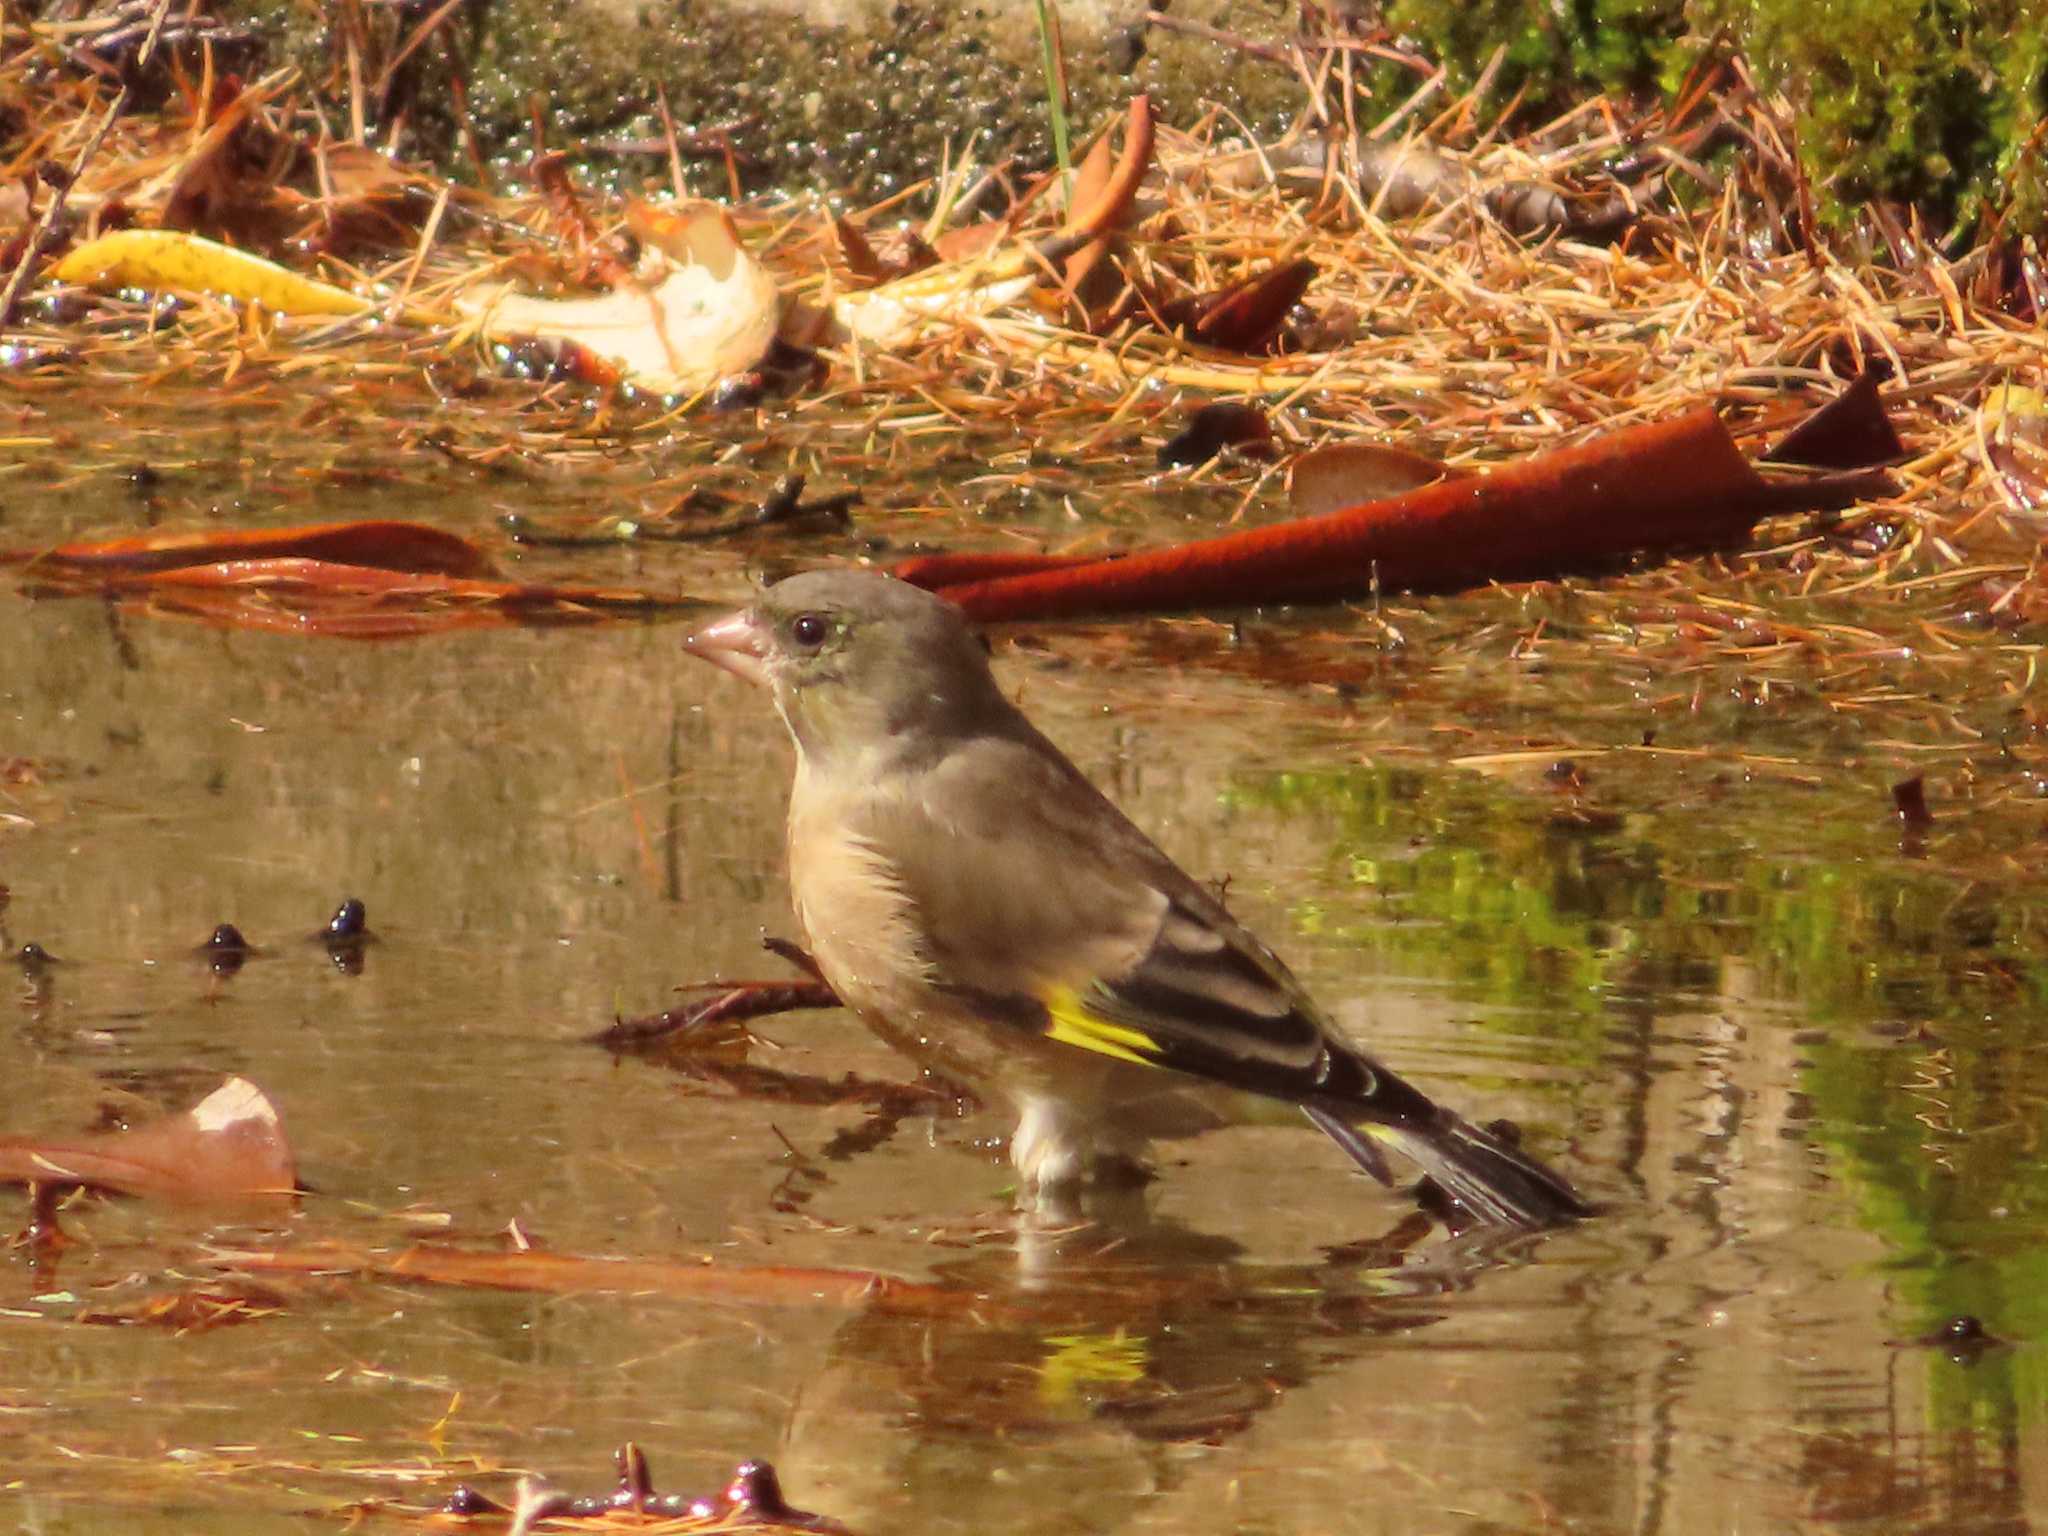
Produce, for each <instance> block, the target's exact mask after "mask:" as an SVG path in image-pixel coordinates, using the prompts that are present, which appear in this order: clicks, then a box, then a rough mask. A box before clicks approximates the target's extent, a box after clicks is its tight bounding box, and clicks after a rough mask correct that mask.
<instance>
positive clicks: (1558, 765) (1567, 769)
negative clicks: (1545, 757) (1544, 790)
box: [1543, 757, 1582, 784]
mask: <svg viewBox="0 0 2048 1536" xmlns="http://www.w3.org/2000/svg"><path fill="white" fill-rule="evenodd" d="M1543 777H1545V778H1546V779H1548V780H1550V782H1551V783H1553V784H1578V783H1580V782H1582V779H1581V775H1580V773H1579V765H1578V764H1577V763H1575V762H1573V761H1572V760H1571V759H1570V758H1568V757H1560V758H1559V759H1558V760H1557V761H1556V762H1554V763H1552V764H1551V765H1550V766H1549V767H1548V768H1545V769H1544V770H1543Z"/></svg>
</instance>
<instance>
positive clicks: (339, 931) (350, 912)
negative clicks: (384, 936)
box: [320, 896, 370, 944]
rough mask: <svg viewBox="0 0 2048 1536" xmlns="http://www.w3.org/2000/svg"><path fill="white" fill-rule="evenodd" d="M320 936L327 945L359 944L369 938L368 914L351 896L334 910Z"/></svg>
mask: <svg viewBox="0 0 2048 1536" xmlns="http://www.w3.org/2000/svg"><path fill="white" fill-rule="evenodd" d="M320 936H321V937H322V938H323V939H325V940H326V941H327V942H328V943H329V944H360V943H362V942H363V940H365V939H367V938H368V937H369V936H370V929H369V913H368V912H367V911H366V910H365V908H364V906H363V904H362V903H361V902H360V901H358V900H357V899H356V898H355V897H353V896H351V897H349V898H348V900H346V901H344V902H343V903H342V904H341V905H340V906H338V907H336V908H335V909H334V916H332V917H330V918H329V919H327V927H326V928H325V929H324V930H322V932H321V935H320Z"/></svg>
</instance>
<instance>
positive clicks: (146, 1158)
mask: <svg viewBox="0 0 2048 1536" xmlns="http://www.w3.org/2000/svg"><path fill="white" fill-rule="evenodd" d="M0 1179H5V1180H9V1181H12V1182H18V1183H27V1184H39V1185H44V1186H48V1187H55V1188H67V1187H83V1188H88V1189H103V1190H109V1191H111V1192H113V1193H115V1194H122V1195H146V1196H149V1197H150V1198H152V1199H157V1200H173V1201H187V1202H204V1201H214V1200H247V1199H251V1198H260V1197H264V1196H278V1197H281V1196H288V1195H290V1194H292V1193H293V1192H294V1191H295V1190H296V1189H297V1187H298V1173H297V1163H296V1161H295V1160H294V1158H293V1156H292V1149H291V1144H290V1143H289V1142H287V1141H286V1140H285V1135H284V1126H283V1124H282V1122H281V1121H280V1120H279V1119H278V1114H277V1109H276V1107H275V1106H273V1105H272V1104H271V1102H270V1100H269V1098H267V1097H266V1096H265V1095H264V1092H263V1090H262V1089H261V1088H258V1087H257V1086H256V1085H255V1084H254V1083H252V1082H250V1081H249V1080H248V1079H247V1078H244V1077H231V1078H229V1079H228V1080H227V1081H226V1082H224V1083H222V1084H221V1085H220V1086H219V1087H218V1088H216V1089H214V1091H213V1092H212V1093H210V1094H208V1095H207V1096H206V1097H205V1098H204V1099H201V1100H200V1101H199V1102H198V1103H197V1104H195V1105H193V1106H192V1108H190V1109H188V1110H186V1111H185V1112H184V1113H183V1114H179V1115H169V1116H166V1117H165V1118H163V1119H161V1120H153V1121H151V1122H150V1123H149V1124H147V1125H142V1126H138V1127H137V1128H135V1129H134V1130H130V1131H109V1132H106V1133H104V1134H101V1135H92V1136H80V1137H76V1138H74V1139H71V1140H64V1139H61V1138H56V1137H40V1136H4V1137H0Z"/></svg>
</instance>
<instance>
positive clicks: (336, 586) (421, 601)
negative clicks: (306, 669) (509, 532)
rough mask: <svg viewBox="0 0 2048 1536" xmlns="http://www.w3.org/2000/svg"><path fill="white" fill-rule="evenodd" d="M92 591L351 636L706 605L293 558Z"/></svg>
mask: <svg viewBox="0 0 2048 1536" xmlns="http://www.w3.org/2000/svg"><path fill="white" fill-rule="evenodd" d="M32 590H33V589H32ZM81 590H86V589H85V588H82V587H80V586H79V585H77V584H75V583H73V584H69V585H66V586H63V587H49V588H44V589H43V591H45V592H48V591H64V592H78V591H81ZM92 590H97V591H100V592H104V593H109V594H112V595H114V596H116V597H119V598H123V599H126V600H129V601H133V602H135V603H137V604H138V605H139V606H141V607H142V608H143V609H144V611H147V612H152V613H172V614H180V615H183V616H186V617H189V618H196V619H202V620H204V621H206V622H208V623H212V624H217V625H220V626H222V627H224V628H229V629H261V630H270V631H273V632H278V633H285V634H295V635H325V636H329V637H333V638H339V639H346V640H391V639H402V638H407V637H410V636H415V635H429V634H441V633H444V632H446V631H449V630H455V629H478V628H496V627H502V626H506V625H513V624H525V625H540V624H595V623H599V622H601V621H603V620H606V619H611V618H618V617H622V616H644V615H647V614H652V613H662V612H684V611H691V610H695V609H697V608H700V607H702V606H703V604H701V603H700V602H699V601H697V600H696V599H694V598H665V597H657V596H655V595H654V594H652V593H648V592H636V591H631V590H610V589H606V588H602V587H558V586H542V585H527V584H522V583H519V582H509V581H484V580H480V579H477V578H474V577H460V576H444V575H441V574H439V573H437V572H432V571H421V572H412V571H385V570H378V569H375V568H373V567H370V566H361V565H334V564H330V563H328V562H326V561H322V560H295V559H282V560H223V561H218V562H216V563H214V564H212V565H202V566H193V567H191V568H189V569H184V570H172V571H152V572H146V573H139V574H133V575H115V576H111V577H108V578H106V579H104V580H102V581H100V582H99V583H97V584H96V586H95V587H94V588H92Z"/></svg>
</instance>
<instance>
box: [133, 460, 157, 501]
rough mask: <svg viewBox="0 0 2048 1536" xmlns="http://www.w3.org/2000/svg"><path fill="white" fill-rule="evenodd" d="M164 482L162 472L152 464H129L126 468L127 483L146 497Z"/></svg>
mask: <svg viewBox="0 0 2048 1536" xmlns="http://www.w3.org/2000/svg"><path fill="white" fill-rule="evenodd" d="M163 482H164V476H163V471H162V470H160V469H158V468H157V467H156V466H155V465H154V464H131V465H129V466H128V483H129V484H130V485H132V486H134V487H135V489H136V490H138V491H140V492H141V493H142V494H143V495H145V496H146V495H148V494H149V493H150V492H151V491H153V490H155V489H156V488H157V487H158V486H160V485H162V484H163Z"/></svg>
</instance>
